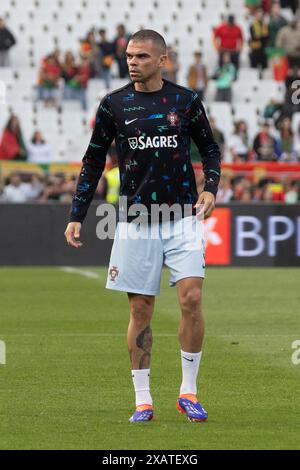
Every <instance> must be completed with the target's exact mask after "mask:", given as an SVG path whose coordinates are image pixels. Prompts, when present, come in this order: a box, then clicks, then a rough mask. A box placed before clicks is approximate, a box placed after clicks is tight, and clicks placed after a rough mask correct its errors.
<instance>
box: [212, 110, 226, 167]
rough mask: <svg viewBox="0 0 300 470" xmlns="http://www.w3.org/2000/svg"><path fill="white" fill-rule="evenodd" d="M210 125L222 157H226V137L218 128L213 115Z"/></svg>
mask: <svg viewBox="0 0 300 470" xmlns="http://www.w3.org/2000/svg"><path fill="white" fill-rule="evenodd" d="M209 122H210V127H211V130H212V133H213V136H214V139H215V141H216V142H217V144H218V145H219V149H220V153H221V159H223V158H224V150H225V137H224V134H223V132H222V131H221V130H220V129H218V128H217V125H216V120H215V119H214V118H213V117H210V118H209Z"/></svg>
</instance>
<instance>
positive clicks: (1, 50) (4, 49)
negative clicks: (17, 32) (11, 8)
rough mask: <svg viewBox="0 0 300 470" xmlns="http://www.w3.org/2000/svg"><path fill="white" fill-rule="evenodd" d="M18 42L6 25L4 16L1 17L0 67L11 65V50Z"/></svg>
mask: <svg viewBox="0 0 300 470" xmlns="http://www.w3.org/2000/svg"><path fill="white" fill-rule="evenodd" d="M15 44H16V40H15V38H14V35H13V34H12V32H11V31H10V30H9V29H8V28H7V27H6V24H5V21H4V19H3V18H0V67H9V65H10V60H9V50H10V48H11V47H13V46H14V45H15Z"/></svg>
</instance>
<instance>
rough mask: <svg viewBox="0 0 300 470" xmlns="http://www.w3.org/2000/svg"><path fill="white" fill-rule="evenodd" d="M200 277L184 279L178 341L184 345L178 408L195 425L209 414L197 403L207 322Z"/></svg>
mask: <svg viewBox="0 0 300 470" xmlns="http://www.w3.org/2000/svg"><path fill="white" fill-rule="evenodd" d="M202 284H203V279H202V278H200V277H198V278H197V277H191V278H185V279H181V280H180V281H178V282H177V284H176V286H177V293H178V299H179V304H180V308H181V321H180V325H179V330H178V338H179V342H180V345H181V365H182V383H181V387H180V395H179V399H178V402H177V408H178V410H179V411H180V412H183V413H186V414H187V416H188V418H189V419H190V420H191V421H205V420H206V419H207V413H206V411H205V410H204V409H203V407H202V406H201V404H200V403H199V402H198V399H197V377H198V372H199V366H200V361H201V355H202V343H203V337H204V318H203V312H202V305H201V299H202Z"/></svg>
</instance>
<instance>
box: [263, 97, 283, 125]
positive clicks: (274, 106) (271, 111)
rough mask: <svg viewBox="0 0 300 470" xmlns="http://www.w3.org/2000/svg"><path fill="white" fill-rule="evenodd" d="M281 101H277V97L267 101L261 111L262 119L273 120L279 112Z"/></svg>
mask: <svg viewBox="0 0 300 470" xmlns="http://www.w3.org/2000/svg"><path fill="white" fill-rule="evenodd" d="M282 105H283V104H282V103H281V102H280V101H277V99H274V98H272V99H271V100H270V101H269V103H267V105H266V106H265V109H264V111H263V117H264V119H273V120H274V121H275V122H276V120H277V119H278V117H279V116H280V114H281V111H282Z"/></svg>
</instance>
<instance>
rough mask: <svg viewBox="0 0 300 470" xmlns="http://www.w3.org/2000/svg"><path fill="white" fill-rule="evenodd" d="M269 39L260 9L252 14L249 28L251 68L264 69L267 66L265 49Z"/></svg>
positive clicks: (267, 29)
mask: <svg viewBox="0 0 300 470" xmlns="http://www.w3.org/2000/svg"><path fill="white" fill-rule="evenodd" d="M268 39H269V28H268V24H267V23H266V22H265V20H264V13H263V10H262V9H261V8H258V9H257V10H256V11H255V12H254V19H253V22H252V24H251V26H250V41H249V47H250V54H249V59H250V64H251V67H253V68H260V69H265V68H267V66H268V60H267V54H266V47H267V43H268Z"/></svg>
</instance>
